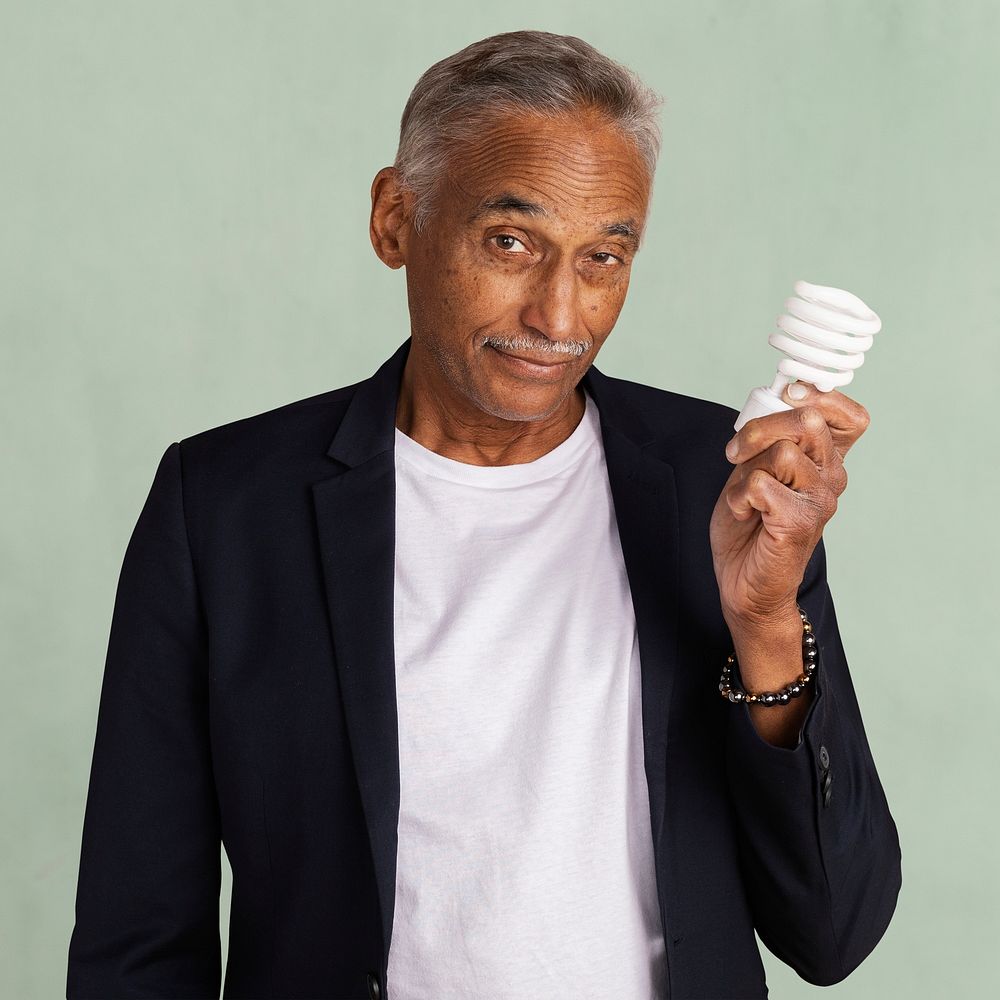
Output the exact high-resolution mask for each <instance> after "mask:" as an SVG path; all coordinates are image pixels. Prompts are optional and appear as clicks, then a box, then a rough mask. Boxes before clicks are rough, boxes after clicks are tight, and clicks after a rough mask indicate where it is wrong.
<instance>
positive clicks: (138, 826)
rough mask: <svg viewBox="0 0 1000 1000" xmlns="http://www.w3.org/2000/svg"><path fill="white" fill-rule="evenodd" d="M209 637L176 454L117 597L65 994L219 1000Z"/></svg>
mask: <svg viewBox="0 0 1000 1000" xmlns="http://www.w3.org/2000/svg"><path fill="white" fill-rule="evenodd" d="M207 667H208V653H207V635H206V625H205V620H204V616H203V614H202V612H201V609H200V606H199V597H198V591H197V585H196V583H195V575H194V569H193V566H192V560H191V552H190V548H189V544H188V536H187V528H186V524H185V517H184V502H183V494H182V479H181V446H180V445H179V444H178V443H176V442H175V443H174V444H171V445H170V446H169V447H168V448H167V450H166V451H165V452H164V454H163V456H162V458H161V459H160V462H159V466H158V467H157V470H156V474H155V476H154V479H153V484H152V487H151V488H150V491H149V495H148V497H147V499H146V502H145V505H144V506H143V508H142V511H141V513H140V514H139V518H138V521H137V522H136V525H135V528H134V530H133V532H132V536H131V538H130V540H129V543H128V546H127V548H126V551H125V557H124V561H123V564H122V569H121V574H120V576H119V580H118V589H117V593H116V596H115V604H114V612H113V615H112V622H111V631H110V637H109V641H108V649H107V659H106V661H105V667H104V680H103V685H102V688H101V696H100V706H99V709H98V718H97V735H96V739H95V743H94V751H93V758H92V763H91V770H90V786H89V790H88V794H87V804H86V809H85V814H84V823H83V838H82V848H81V854H80V869H79V880H78V884H77V894H76V914H75V915H76V922H75V926H74V928H73V932H72V936H71V938H70V944H69V967H68V975H67V986H66V996H67V997H68V998H71V1000H72V998H83V997H93V998H96V997H103V998H108V997H126V996H127V997H130V998H136V997H160V998H163V997H185V998H200V997H214V998H218V996H219V988H220V984H221V949H220V940H219V888H220V881H221V857H220V855H221V848H220V820H219V810H218V804H217V799H216V794H215V786H214V781H213V775H212V759H211V753H210V746H209V725H208V692H207Z"/></svg>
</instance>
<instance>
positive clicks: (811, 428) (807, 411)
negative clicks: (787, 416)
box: [798, 406, 826, 435]
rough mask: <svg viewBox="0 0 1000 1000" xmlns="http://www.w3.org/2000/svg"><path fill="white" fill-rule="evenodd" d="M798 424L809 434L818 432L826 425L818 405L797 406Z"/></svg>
mask: <svg viewBox="0 0 1000 1000" xmlns="http://www.w3.org/2000/svg"><path fill="white" fill-rule="evenodd" d="M798 414H799V426H800V427H801V428H802V430H803V431H805V432H806V433H807V434H809V435H813V434H819V433H820V432H821V431H822V430H823V429H824V428H825V427H826V417H824V416H823V411H822V410H820V408H819V407H818V406H800V407H799V408H798Z"/></svg>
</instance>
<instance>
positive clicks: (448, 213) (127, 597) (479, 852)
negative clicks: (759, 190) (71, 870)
mask: <svg viewBox="0 0 1000 1000" xmlns="http://www.w3.org/2000/svg"><path fill="white" fill-rule="evenodd" d="M657 103H658V102H657V98H656V97H655V95H654V94H652V93H651V92H650V91H649V90H648V89H647V88H646V87H644V86H643V85H642V84H641V82H639V81H638V80H637V79H636V78H635V77H634V75H632V74H631V73H630V72H629V71H627V70H625V69H624V68H623V67H621V66H619V65H618V64H616V63H614V62H613V61H611V60H609V59H607V58H606V57H605V56H603V55H601V54H600V53H599V52H597V51H596V50H595V49H593V48H592V47H591V46H589V45H587V44H586V43H584V42H582V41H580V40H579V39H576V38H571V37H561V36H556V35H550V34H545V33H541V32H514V33H510V34H506V35H499V36H495V37H493V38H488V39H485V40H483V41H481V42H477V43H475V44H473V45H471V46H469V47H468V48H466V49H464V50H462V51H461V52H459V53H457V54H455V55H453V56H451V57H449V58H447V59H445V60H443V61H442V62H440V63H437V64H436V65H435V66H432V67H431V68H430V69H429V70H428V71H427V72H426V73H425V74H424V75H423V76H422V77H421V79H420V81H419V82H418V83H417V85H416V87H415V89H414V91H413V93H412V94H411V96H410V99H409V102H408V104H407V106H406V109H405V111H404V114H403V119H402V125H401V134H400V143H399V152H398V156H397V159H396V163H395V165H394V166H393V167H387V168H385V169H384V170H381V171H379V173H378V175H377V176H376V178H375V181H374V184H373V186H372V213H371V240H372V243H373V245H374V247H375V251H376V253H377V254H378V256H379V257H380V258H381V260H382V261H383V262H384V263H386V264H387V265H388V266H389V267H393V268H399V267H405V269H406V283H407V291H408V297H409V309H410V318H411V329H410V337H409V338H408V339H407V340H405V341H404V342H403V343H402V344H401V346H400V347H399V348H398V350H396V352H395V353H394V354H393V356H392V357H391V358H390V359H389V360H388V361H386V362H385V364H383V365H382V367H381V368H379V370H378V371H377V372H376V373H375V374H374V375H373V376H372V377H371V378H369V379H365V380H364V381H362V382H359V383H357V384H355V385H350V386H347V387H345V388H340V389H334V390H332V391H330V392H326V393H323V394H321V395H319V396H314V397H312V398H309V399H305V400H301V401H298V402H295V403H290V404H288V405H286V406H282V407H279V408H277V409H275V410H271V411H269V412H267V413H262V414H258V415H256V416H253V417H249V418H247V419H244V420H238V421H236V422H233V423H230V424H226V425H224V426H221V427H216V428H213V429H211V430H206V431H204V432H202V433H200V434H196V435H194V436H192V437H189V438H185V439H184V440H182V441H180V442H179V443H174V444H171V445H170V446H169V447H168V448H167V449H166V451H165V453H164V455H163V457H162V458H161V460H160V464H159V467H158V469H157V471H156V475H155V477H154V479H153V484H152V487H151V489H150V493H149V496H148V498H147V500H146V504H145V506H144V508H143V510H142V512H141V514H140V516H139V520H138V523H137V524H136V527H135V530H134V533H133V535H132V538H131V540H130V542H129V545H128V548H127V550H126V554H125V559H124V564H123V568H122V574H121V579H120V582H119V588H118V593H117V597H116V602H115V610H114V616H113V622H112V629H111V636H110V640H109V648H108V658H107V663H106V667H105V677H104V686H103V689H102V694H101V704H100V712H99V718H98V727H97V738H96V744H95V749H94V758H93V765H92V773H91V779H90V791H89V796H88V801H87V809H86V816H85V825H84V831H83V849H82V855H81V866H80V878H79V886H78V895H77V908H76V926H75V929H74V932H73V937H72V940H71V943H70V954H69V979H68V996H70V997H111V996H129V997H217V996H218V992H219V986H220V980H221V969H220V948H219V935H218V916H219V914H218V905H219V885H220V853H219V843H220V839H221V841H222V843H223V844H224V845H225V849H226V852H227V855H228V857H229V860H230V863H231V865H232V870H233V899H232V911H231V916H230V939H229V961H228V965H227V969H226V976H225V993H224V995H225V996H226V997H233V998H237V997H239V998H249V997H301V998H306V997H309V998H317V997H331V998H332V997H337V998H349V997H350V998H353V997H369V998H372V997H377V998H385V997H389V998H392V1000H443V998H455V997H468V998H475V1000H487V998H504V1000H525V998H535V997H539V998H540V997H548V996H559V997H573V998H616V1000H618V998H623V1000H646V998H666V997H671V998H680V997H704V998H723V997H734V998H735V997H740V998H747V997H764V996H766V995H767V987H766V985H765V979H764V972H763V967H762V964H761V961H760V955H759V952H758V949H757V945H756V942H755V938H754V930H755V929H756V931H757V932H758V934H759V935H760V937H761V939H762V940H763V941H764V943H765V944H766V945H767V947H768V948H770V949H771V950H772V951H773V952H774V953H775V954H776V955H778V956H779V957H780V958H781V959H783V960H784V961H785V962H787V963H789V964H790V965H791V966H792V967H793V968H794V969H795V970H796V971H797V972H798V973H799V974H800V975H801V976H803V977H804V978H805V979H807V980H809V981H810V982H813V983H820V984H825V983H832V982H836V981H838V980H840V979H842V978H843V977H844V976H846V975H847V974H848V973H850V972H851V970H852V969H854V968H855V967H856V966H857V965H858V963H859V962H861V961H862V960H863V959H864V958H865V956H866V955H867V954H868V953H869V952H870V951H871V949H872V948H873V947H874V946H875V944H876V943H877V941H878V940H879V938H880V937H881V935H882V933H883V931H884V930H885V927H886V925H887V924H888V922H889V919H890V917H891V915H892V912H893V909H894V906H895V900H896V894H897V892H898V889H899V885H900V869H899V845H898V841H897V838H896V832H895V827H894V825H893V821H892V818H891V816H890V814H889V811H888V808H887V805H886V801H885V796H884V795H883V791H882V788H881V785H880V783H879V779H878V776H877V774H876V770H875V766H874V763H873V761H872V756H871V753H870V750H869V747H868V744H867V741H866V737H865V733H864V729H863V726H862V721H861V716H860V714H859V710H858V705H857V702H856V699H855V695H854V691H853V688H852V685H851V680H850V677H849V674H848V668H847V663H846V659H845V655H844V650H843V647H842V644H841V641H840V637H839V633H838V629H837V622H836V617H835V613H834V607H833V603H832V600H831V597H830V593H829V589H828V587H827V583H826V576H825V561H824V551H823V543H822V540H821V535H822V531H823V527H824V524H825V523H826V521H827V520H828V519H829V517H830V516H831V515H832V513H833V511H834V509H835V507H836V503H837V496H838V495H839V494H840V493H841V492H842V491H843V489H844V486H845V482H846V476H845V473H844V467H843V461H842V460H843V457H844V455H845V454H846V453H847V451H848V449H849V448H850V447H851V445H852V444H853V443H854V442H855V441H856V440H857V439H858V437H859V436H860V435H861V433H862V432H863V430H864V428H865V426H866V424H867V423H868V417H867V414H866V413H865V411H864V409H863V408H862V407H861V406H860V405H858V404H857V403H856V402H854V401H853V400H851V399H849V398H847V397H846V396H844V395H843V394H841V393H839V392H830V393H827V394H822V393H819V392H817V391H816V390H813V389H810V390H809V392H808V393H807V394H806V396H805V398H804V399H802V400H794V401H793V400H790V402H791V403H792V406H793V409H792V410H790V411H788V412H784V413H779V414H774V415H772V416H767V417H763V418H759V419H757V420H754V421H751V422H750V423H748V424H747V425H746V426H745V427H744V428H743V430H742V431H741V432H740V433H739V434H737V435H735V437H734V441H733V449H732V451H729V450H728V449H727V448H726V443H727V441H728V439H729V438H730V437H733V435H732V424H733V419H734V416H735V411H734V410H733V409H731V408H730V407H727V406H724V405H720V404H718V403H714V402H709V401H705V400H699V399H694V398H691V397H687V396H682V395H679V394H677V393H674V392H670V391H667V390H663V389H657V388H652V387H649V386H644V385H640V384H637V383H633V382H628V381H624V380H621V379H616V378H612V377H610V376H608V375H604V374H602V373H601V372H599V371H598V369H597V368H596V367H594V359H595V357H596V355H597V353H598V351H599V350H600V348H601V345H602V344H603V343H604V341H605V339H606V338H607V337H608V335H609V334H610V332H611V330H612V328H613V327H614V325H615V321H616V320H617V318H618V314H619V311H620V309H621V307H622V304H623V302H624V300H625V293H626V290H627V288H628V282H629V272H630V268H631V264H632V261H633V259H634V258H635V255H636V253H637V252H638V249H639V246H640V243H641V240H642V235H643V229H644V226H645V223H646V217H647V212H648V207H649V197H650V186H651V182H652V178H653V170H654V166H655V161H656V155H657V151H658V147H659V133H658V127H657V123H656V117H655V115H656V105H657ZM355 330H356V331H357V332H360V333H363V335H365V336H380V335H382V334H381V333H380V331H374V330H368V329H366V328H365V326H364V321H363V319H359V320H357V321H356V322H355ZM727 455H728V457H727ZM731 653H732V654H734V655H735V657H736V662H737V667H734V668H733V669H731V671H730V674H729V676H730V681H729V682H728V687H733V688H734V689H735V687H736V685H738V684H741V685H742V689H743V690H746V691H748V692H750V693H764V692H768V693H773V692H781V691H789V690H792V693H793V694H797V697H783V698H781V699H778V700H777V701H776V703H775V704H773V705H769V704H765V703H760V702H759V703H756V704H753V705H747V704H746V703H745V702H744V703H735V704H734V703H732V702H731V701H729V700H728V699H724V698H720V696H719V695H720V686H727V685H720V675H721V672H722V668H723V665H724V664H725V663H726V662H727V658H728V656H729V654H731Z"/></svg>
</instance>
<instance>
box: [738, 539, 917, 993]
mask: <svg viewBox="0 0 1000 1000" xmlns="http://www.w3.org/2000/svg"><path fill="white" fill-rule="evenodd" d="M798 602H799V605H800V606H801V607H802V609H803V610H804V611H805V612H806V614H807V615H808V616H809V619H810V621H811V622H812V624H813V630H814V634H815V635H816V641H817V648H818V650H819V655H818V657H817V663H818V666H817V668H816V680H815V683H816V691H815V692H814V695H813V703H812V705H811V706H810V708H809V713H808V715H807V717H806V720H805V723H804V724H803V727H802V733H801V737H800V741H799V743H798V744H797V745H796V746H795V747H794V748H791V749H786V748H780V747H775V746H772V745H770V744H768V743H766V742H765V741H764V740H762V739H761V738H760V737H759V736H758V735H757V731H756V729H755V728H754V726H753V723H752V722H751V720H750V713H749V710H748V708H747V707H746V706H745V705H733V706H730V707H731V708H732V713H731V715H730V719H729V723H728V732H727V744H726V761H727V769H728V780H729V786H730V795H731V799H732V801H733V804H734V808H735V811H736V818H737V825H738V828H739V832H740V862H741V865H742V869H743V877H744V883H745V885H746V886H747V891H748V896H749V900H750V906H751V910H752V912H753V916H754V924H755V927H756V930H757V933H758V934H759V935H760V938H761V940H762V941H763V942H764V944H765V945H766V946H767V948H768V949H769V950H770V951H771V952H773V953H774V954H775V955H776V956H777V957H778V958H780V959H781V960H782V961H783V962H785V963H787V964H788V965H790V966H791V967H792V968H793V969H794V970H795V971H796V972H797V973H798V974H799V976H801V977H802V978H803V979H805V980H806V981H807V982H810V983H814V984H815V985H818V986H826V985H829V984H831V983H836V982H839V981H840V980H842V979H844V978H845V977H846V976H847V975H849V974H850V973H851V972H852V971H853V970H854V969H855V968H857V966H858V965H860V964H861V962H862V961H863V960H864V959H865V958H866V957H867V955H868V954H869V953H870V952H871V951H872V949H873V948H874V947H875V945H876V944H877V943H878V941H879V940H880V939H881V937H882V935H883V933H884V932H885V929H886V927H887V926H888V924H889V920H890V918H891V917H892V914H893V911H894V909H895V906H896V898H897V895H898V893H899V889H900V885H901V880H902V876H901V867H900V848H899V840H898V836H897V832H896V826H895V823H894V822H893V819H892V816H891V814H890V812H889V807H888V804H887V802H886V797H885V793H884V792H883V789H882V785H881V782H880V781H879V777H878V774H877V772H876V770H875V762H874V760H873V759H872V753H871V749H870V747H869V745H868V740H867V737H866V735H865V730H864V726H863V724H862V720H861V713H860V710H859V708H858V701H857V697H856V696H855V692H854V686H853V684H852V682H851V677H850V674H849V672H848V668H847V659H846V656H845V654H844V648H843V645H842V643H841V639H840V633H839V631H838V628H837V618H836V614H835V612H834V606H833V598H832V597H831V595H830V590H829V587H828V586H827V581H826V553H825V549H824V547H823V541H822V539H820V541H819V544H818V545H817V546H816V549H815V550H814V552H813V555H812V557H811V559H810V561H809V564H808V565H807V567H806V573H805V575H804V577H803V581H802V584H801V586H800V587H799V596H798Z"/></svg>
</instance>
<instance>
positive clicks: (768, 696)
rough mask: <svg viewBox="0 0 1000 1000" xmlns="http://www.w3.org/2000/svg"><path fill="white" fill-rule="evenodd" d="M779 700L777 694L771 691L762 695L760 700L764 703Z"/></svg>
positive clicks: (769, 703)
mask: <svg viewBox="0 0 1000 1000" xmlns="http://www.w3.org/2000/svg"><path fill="white" fill-rule="evenodd" d="M776 700H777V695H773V694H771V693H770V692H768V693H767V694H763V695H761V696H760V701H761V704H762V705H773V704H774V703H775V701H776Z"/></svg>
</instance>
